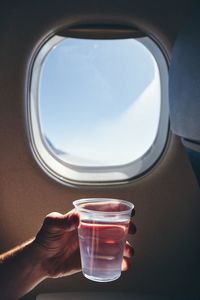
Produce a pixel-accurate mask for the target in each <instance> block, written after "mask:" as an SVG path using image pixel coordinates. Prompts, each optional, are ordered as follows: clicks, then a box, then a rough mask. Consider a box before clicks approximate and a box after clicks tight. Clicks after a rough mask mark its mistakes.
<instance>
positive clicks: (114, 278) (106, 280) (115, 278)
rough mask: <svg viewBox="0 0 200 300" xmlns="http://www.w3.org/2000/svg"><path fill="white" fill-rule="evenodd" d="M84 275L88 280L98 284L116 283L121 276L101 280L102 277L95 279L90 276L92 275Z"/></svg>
mask: <svg viewBox="0 0 200 300" xmlns="http://www.w3.org/2000/svg"><path fill="white" fill-rule="evenodd" d="M83 275H84V276H85V277H86V278H87V279H90V280H92V281H96V282H110V281H114V280H117V279H118V278H119V277H120V276H121V274H119V275H117V276H115V277H112V278H100V277H94V276H90V275H87V274H85V273H83Z"/></svg>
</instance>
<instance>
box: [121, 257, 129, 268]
mask: <svg viewBox="0 0 200 300" xmlns="http://www.w3.org/2000/svg"><path fill="white" fill-rule="evenodd" d="M130 267H131V261H130V258H127V257H124V258H123V260H122V271H128V269H130Z"/></svg>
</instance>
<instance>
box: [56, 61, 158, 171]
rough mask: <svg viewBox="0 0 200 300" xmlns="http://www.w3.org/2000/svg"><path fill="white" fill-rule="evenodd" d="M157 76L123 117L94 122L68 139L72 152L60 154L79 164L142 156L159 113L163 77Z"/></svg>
mask: <svg viewBox="0 0 200 300" xmlns="http://www.w3.org/2000/svg"><path fill="white" fill-rule="evenodd" d="M154 67H155V76H154V79H153V81H152V82H151V83H150V84H149V85H148V86H147V87H146V89H145V90H144V91H143V93H142V94H141V95H140V96H139V97H138V98H137V100H136V101H134V103H133V104H132V105H131V106H130V107H129V108H128V109H127V110H126V111H125V112H123V113H122V114H121V116H120V117H118V118H115V119H111V120H108V119H107V120H103V121H102V122H100V123H97V124H94V127H93V128H90V130H88V131H87V132H85V133H84V134H81V135H79V136H76V137H74V138H73V137H72V138H71V139H70V140H68V141H66V142H65V145H64V147H63V149H66V150H67V152H68V153H70V154H71V155H68V154H66V155H61V156H60V158H62V159H64V160H66V161H68V162H71V163H72V164H77V165H84V166H85V165H86V166H91V165H96V166H108V165H119V164H126V163H129V162H131V161H133V160H136V159H137V158H139V157H141V156H142V155H143V154H144V153H145V152H146V151H147V150H148V149H149V148H150V147H151V145H152V143H153V141H154V139H155V137H156V134H157V129H158V123H159V116H160V79H159V71H158V68H157V65H156V63H155V66H154Z"/></svg>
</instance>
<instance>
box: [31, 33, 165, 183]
mask: <svg viewBox="0 0 200 300" xmlns="http://www.w3.org/2000/svg"><path fill="white" fill-rule="evenodd" d="M133 38H134V37H133ZM65 39H66V37H65V36H59V35H54V36H53V37H51V38H50V39H49V40H48V41H46V42H45V43H44V44H43V45H42V47H41V48H40V49H39V51H38V52H37V54H36V55H35V57H34V60H33V62H32V64H31V66H30V81H29V92H28V101H27V128H28V137H29V144H30V147H31V150H32V153H33V155H34V157H35V159H36V161H37V163H38V164H39V166H40V167H41V168H42V169H43V171H44V172H45V173H46V174H47V175H49V176H50V177H52V178H53V179H54V180H56V181H58V182H60V183H63V184H65V185H113V184H123V183H127V182H129V181H130V180H133V179H135V178H138V177H139V176H142V175H143V174H144V173H146V172H147V171H148V170H149V169H150V168H152V167H153V166H154V165H155V163H156V162H157V161H158V159H159V158H160V157H161V155H162V153H163V151H164V149H165V146H166V143H167V140H168V133H169V106H168V64H167V59H166V57H165V55H164V53H163V52H162V51H161V49H160V47H159V46H158V45H157V44H156V43H155V41H153V40H152V39H151V38H150V37H147V36H145V37H139V38H135V39H137V40H138V41H140V42H141V43H142V44H143V45H144V46H145V47H146V48H147V49H148V50H149V51H150V52H151V53H152V55H153V56H154V58H155V60H156V63H157V66H158V70H159V73H160V84H161V105H160V118H159V125H158V131H157V135H156V138H155V140H154V142H153V143H152V146H151V147H150V148H149V149H148V151H147V152H146V153H144V154H143V155H142V156H141V157H140V158H138V159H137V160H135V161H133V162H130V163H128V164H124V165H119V166H109V167H83V166H75V165H72V164H70V163H67V162H63V161H62V160H60V159H59V158H58V157H56V155H55V154H54V153H53V152H52V151H51V150H50V148H49V147H48V145H47V143H45V140H44V138H43V136H42V131H41V127H40V122H39V121H40V119H39V105H38V101H39V97H38V95H39V84H40V74H41V67H42V64H43V62H44V60H45V58H46V56H47V55H48V53H49V52H50V51H51V50H52V49H53V48H54V47H55V46H56V45H57V44H58V43H60V42H62V41H63V40H65ZM163 66H164V67H163Z"/></svg>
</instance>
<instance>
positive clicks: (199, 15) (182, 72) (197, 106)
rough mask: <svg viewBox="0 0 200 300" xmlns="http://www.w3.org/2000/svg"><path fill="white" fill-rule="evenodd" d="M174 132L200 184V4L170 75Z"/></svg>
mask: <svg viewBox="0 0 200 300" xmlns="http://www.w3.org/2000/svg"><path fill="white" fill-rule="evenodd" d="M169 102H170V103H169V104H170V120H171V129H172V131H173V132H174V133H175V134H176V135H178V136H180V137H181V139H182V142H183V144H184V146H185V147H186V151H187V153H188V156H189V158H190V161H191V164H192V167H193V170H194V172H195V174H196V177H197V180H198V182H199V185H200V3H198V2H196V4H195V7H194V10H193V12H192V14H191V15H190V18H189V20H188V22H186V25H185V28H184V29H183V31H182V33H181V34H180V35H179V37H178V38H177V40H176V42H175V45H174V48H173V52H172V61H171V65H170V72H169Z"/></svg>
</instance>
